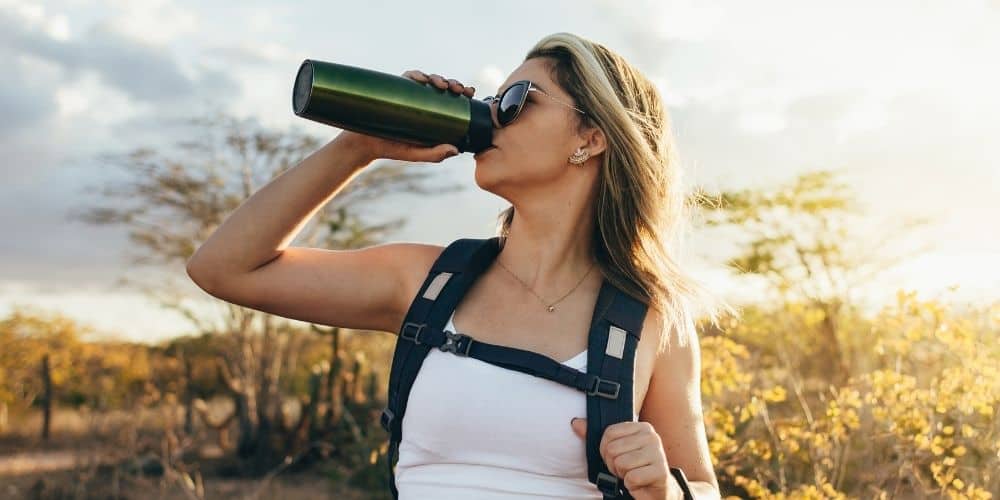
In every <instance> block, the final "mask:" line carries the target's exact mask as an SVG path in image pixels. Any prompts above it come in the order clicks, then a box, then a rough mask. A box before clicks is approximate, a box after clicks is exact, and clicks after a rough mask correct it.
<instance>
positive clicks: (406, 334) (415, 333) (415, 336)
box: [399, 322, 427, 345]
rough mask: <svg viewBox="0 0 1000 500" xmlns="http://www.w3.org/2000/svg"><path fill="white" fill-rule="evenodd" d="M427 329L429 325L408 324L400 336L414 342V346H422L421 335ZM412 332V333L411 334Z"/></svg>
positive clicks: (400, 332) (404, 326)
mask: <svg viewBox="0 0 1000 500" xmlns="http://www.w3.org/2000/svg"><path fill="white" fill-rule="evenodd" d="M424 328H427V323H409V322H408V323H406V324H404V325H403V329H402V330H400V331H399V336H400V337H402V338H404V339H406V340H409V341H411V342H413V343H414V344H417V345H420V333H421V332H423V331H424ZM410 332H412V333H410Z"/></svg>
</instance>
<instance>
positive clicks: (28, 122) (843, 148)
mask: <svg viewBox="0 0 1000 500" xmlns="http://www.w3.org/2000/svg"><path fill="white" fill-rule="evenodd" d="M997 26H1000V3H998V2H996V1H993V2H971V1H970V2H965V1H949V2H944V1H942V2H919V3H918V2H902V1H899V2H897V1H883V2H837V3H835V4H834V3H829V2H801V1H798V2H792V1H788V2H770V1H767V2H712V1H699V2H681V1H662V2H647V1H637V2H611V1H573V2H569V1H560V2H528V1H508V2H503V3H497V2H462V3H455V4H454V5H449V4H437V3H434V4H429V3H426V2H424V3H421V2H375V1H371V2H331V1H325V2H295V3H285V2H282V3H279V2H261V1H244V2H240V3H239V4H236V3H230V4H229V5H228V6H226V5H224V4H218V3H211V4H206V3H204V2H187V1H173V0H155V1H134V0H130V1H124V0H114V1H109V0H65V1H50V2H42V3H33V2H24V1H11V0H0V58H2V60H3V61H4V71H3V74H4V76H3V78H0V110H2V111H3V115H4V120H3V121H2V122H0V158H3V160H2V161H0V175H2V176H3V180H4V182H3V183H2V184H0V227H2V229H3V232H4V234H5V235H7V236H8V237H7V238H5V240H4V241H2V242H0V313H3V312H5V311H6V310H7V309H9V308H10V307H11V306H12V305H14V304H23V305H35V306H37V307H40V308H44V309H51V310H58V311H62V312H64V313H66V314H68V315H70V316H73V317H75V318H78V319H80V320H81V321H84V322H87V323H90V324H92V325H93V326H94V327H95V328H97V329H99V330H101V331H105V332H112V333H117V334H120V335H122V336H126V337H130V338H136V339H146V340H156V339H159V338H164V337H167V336H170V335H175V334H178V333H185V332H187V331H190V328H191V327H190V325H188V324H186V323H185V321H184V320H183V319H182V318H180V317H179V316H177V315H174V314H171V313H169V312H168V311H163V310H161V309H159V308H158V307H157V306H156V305H155V304H154V303H152V302H150V301H148V300H146V299H144V298H143V296H141V295H139V294H137V293H136V292H134V291H129V290H127V289H117V288H115V287H114V284H115V281H116V280H117V279H118V278H120V277H123V276H132V275H133V274H134V273H136V272H138V270H136V269H131V268H129V267H128V265H127V260H126V256H125V254H126V249H127V246H128V241H127V239H126V237H125V235H124V233H123V231H122V230H120V229H114V228H96V227H93V226H88V225H84V224H81V223H78V222H73V221H70V220H68V219H67V214H68V213H69V212H70V211H71V210H73V209H77V208H79V207H81V206H84V205H86V204H88V203H91V202H93V201H95V199H94V198H92V197H91V195H88V194H86V193H85V190H84V188H85V186H93V185H99V184H101V183H102V182H107V181H109V180H112V179H116V178H120V176H121V173H120V172H118V171H116V170H115V169H113V168H111V167H110V166H108V165H106V164H102V163H101V162H100V161H97V155H98V154H100V153H109V152H122V151H127V150H131V149H133V148H136V147H140V146H156V145H163V144H169V143H172V142H173V141H175V140H177V139H180V138H183V133H184V130H177V129H173V128H170V127H169V126H167V125H165V122H164V120H169V119H171V118H185V117H193V116H199V115H200V114H202V113H204V112H206V111H209V110H213V109H221V110H225V111H228V112H230V113H232V114H234V115H236V116H240V117H253V118H256V119H258V120H260V121H261V122H262V123H263V124H265V125H268V126H273V127H277V128H289V127H292V126H297V127H299V128H301V129H303V130H305V131H307V132H309V133H312V134H315V135H317V136H320V137H331V138H332V137H333V135H334V134H335V133H336V129H332V128H330V127H326V126H324V125H320V124H314V123H312V122H308V121H306V120H302V119H301V118H298V117H295V116H294V115H293V114H292V111H291V105H290V92H291V86H292V81H293V79H294V75H295V70H296V69H297V68H298V65H299V63H301V61H302V60H303V59H306V58H313V59H320V60H327V61H333V62H339V63H344V64H352V65H357V66H363V67H367V68H371V69H376V70H380V71H385V72H389V73H395V74H399V73H402V72H403V71H405V70H407V69H421V70H424V71H426V72H433V73H439V74H443V75H446V76H448V77H452V78H456V79H458V80H460V81H462V82H464V83H467V84H470V85H473V86H475V87H476V89H477V97H478V98H482V97H484V96H485V95H488V94H490V93H493V91H494V90H495V89H496V88H497V86H498V85H499V84H500V83H502V81H503V80H504V79H506V76H507V74H509V72H510V71H512V70H513V69H514V68H515V67H516V66H517V65H518V64H519V63H520V61H521V60H522V58H523V56H524V53H525V52H526V51H527V50H528V49H529V48H530V47H531V46H532V45H533V44H534V42H535V41H537V40H538V39H540V38H541V37H543V36H545V35H547V34H550V33H554V32H558V31H569V32H574V33H577V34H580V35H582V36H585V37H587V38H590V39H593V40H595V41H597V42H600V43H602V44H605V45H607V46H608V47H610V48H611V49H613V50H615V51H617V52H619V53H621V54H622V55H624V56H625V57H626V58H627V59H628V60H630V61H631V62H632V63H633V64H635V65H636V66H637V67H639V68H640V70H642V71H643V72H644V73H645V74H646V75H647V76H649V77H650V78H651V79H652V80H653V81H654V82H656V83H657V85H658V86H659V88H660V90H661V92H662V94H663V96H664V98H665V99H666V100H667V102H668V106H669V109H670V113H671V119H672V121H673V124H674V127H675V135H676V136H677V141H678V145H679V150H680V154H681V157H682V159H683V161H684V164H685V167H686V176H687V182H688V183H689V184H690V185H692V186H693V185H703V186H705V187H708V188H710V189H720V188H722V189H738V188H745V187H757V186H768V185H773V184H775V183H778V182H783V181H787V180H789V179H791V178H792V177H793V176H794V175H796V174H797V173H799V172H803V171H806V170H812V169H817V168H838V169H843V171H844V172H845V173H846V177H845V180H847V181H849V182H850V183H851V184H852V185H853V186H854V187H855V188H856V190H857V192H858V193H859V195H860V196H861V200H862V201H863V202H864V203H865V204H866V206H867V207H868V210H869V212H870V213H871V214H872V216H871V218H870V219H868V220H867V221H866V222H869V223H870V225H871V226H872V227H867V228H861V229H863V230H865V231H868V232H869V233H868V234H871V235H872V236H873V237H874V236H876V235H878V233H879V231H880V229H881V227H882V226H881V225H882V224H885V223H886V222H892V221H893V220H898V219H899V218H902V217H904V216H906V215H924V216H929V217H931V218H932V220H933V223H932V224H931V225H930V226H928V227H927V228H925V229H924V230H922V231H920V232H919V233H917V234H914V235H913V239H912V241H911V242H910V243H906V244H912V245H914V246H916V245H919V244H930V245H932V249H931V250H930V251H929V252H928V253H926V254H925V255H923V256H921V257H919V258H916V259H914V260H912V261H909V262H907V263H904V264H903V265H901V266H900V267H899V268H898V269H895V270H894V271H892V272H890V273H888V274H887V275H886V276H885V277H884V278H883V280H882V282H880V283H879V284H877V285H876V286H874V287H872V289H871V290H870V293H869V295H870V298H871V300H873V301H876V302H877V301H880V300H884V299H885V298H887V297H890V296H891V291H892V290H894V289H895V287H908V288H915V289H918V290H921V291H925V292H926V293H927V294H928V295H934V294H936V293H939V292H940V290H942V289H944V288H945V287H948V286H949V285H953V284H959V285H961V287H960V289H959V292H956V296H957V297H958V298H963V299H969V300H986V299H995V298H996V297H997V296H998V295H1000V294H998V292H1000V273H998V272H996V269H997V268H998V267H1000V266H998V263H1000V236H998V231H996V229H995V227H996V226H997V222H996V221H997V216H998V215H1000V196H998V194H1000V164H998V160H1000V153H998V152H997V148H996V146H995V144H996V142H995V140H991V139H993V137H994V136H995V135H996V133H997V132H998V131H1000V97H998V96H997V94H996V89H997V88H1000V68H998V66H997V64H996V62H995V61H996V58H997V54H1000V34H998V30H996V27H997ZM432 168H438V169H440V171H441V175H442V179H446V180H449V181H452V182H458V183H461V184H463V185H465V186H466V187H467V189H465V190H464V191H463V192H461V193H456V194H453V195H448V196H441V197H439V198H436V199H427V200H416V201H411V202H410V203H407V204H403V203H400V202H398V201H397V202H391V203H387V204H386V206H384V207H381V209H382V210H384V211H385V213H387V214H399V215H402V214H412V215H413V219H412V221H411V223H410V224H409V225H408V226H407V227H406V228H405V229H404V230H403V231H402V232H400V233H399V234H398V235H397V237H396V238H394V239H397V240H407V241H423V242H429V243H438V244H444V243H447V242H448V241H451V240H453V239H455V238H459V237H463V236H470V235H471V236H487V235H490V234H491V232H492V229H493V223H494V218H495V215H496V213H497V212H498V211H499V210H500V209H502V208H503V207H504V206H505V202H504V201H503V200H500V199H498V198H496V197H494V196H493V195H491V194H489V193H484V192H482V191H479V190H478V188H476V186H475V183H474V182H473V180H472V175H471V174H472V169H473V160H472V158H471V155H461V156H459V157H457V158H453V159H450V160H447V161H446V162H444V163H442V164H441V165H439V166H435V167H432ZM457 205H461V206H462V209H461V210H455V209H454V207H455V206H457ZM442 222H444V223H442ZM689 242H690V248H689V250H688V253H689V254H690V257H685V259H687V260H688V261H690V263H691V264H690V265H692V266H693V268H695V269H696V271H697V274H698V276H699V277H700V278H702V279H703V280H705V281H707V282H709V283H710V284H712V285H713V286H714V287H716V288H717V289H718V290H719V291H720V292H721V293H723V294H724V295H726V296H729V297H733V298H741V297H742V298H747V297H750V298H752V296H753V295H754V291H753V290H752V289H748V288H745V287H743V288H741V287H739V286H737V285H736V284H735V282H734V281H733V280H732V279H730V278H728V277H727V276H726V274H725V272H724V271H723V270H721V269H720V268H719V266H718V263H717V260H718V258H720V257H721V254H720V251H721V249H722V248H725V245H719V243H718V242H717V241H711V240H709V239H707V238H705V237H701V236H699V235H698V234H695V235H693V236H692V238H691V239H690V240H689ZM991 270H992V271H991ZM163 272H164V273H165V274H167V275H173V276H174V277H175V278H176V277H180V278H184V277H185V276H184V274H183V272H184V271H183V268H182V267H178V268H177V269H165V270H163ZM180 282H181V283H182V285H184V283H183V279H182V280H180ZM187 285H189V286H188V287H187V288H186V289H185V290H184V291H185V293H188V294H190V300H191V301H192V303H201V302H203V301H206V298H207V297H206V296H205V295H204V294H202V293H200V291H199V290H198V289H197V288H195V287H194V286H193V285H190V284H187Z"/></svg>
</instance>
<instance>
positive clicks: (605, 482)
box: [597, 472, 621, 498]
mask: <svg viewBox="0 0 1000 500" xmlns="http://www.w3.org/2000/svg"><path fill="white" fill-rule="evenodd" d="M597 489H599V490H601V493H604V494H605V495H606V496H610V497H611V498H617V497H618V495H619V494H621V491H619V488H618V478H617V477H615V476H613V475H611V474H608V473H607V472H598V473H597Z"/></svg>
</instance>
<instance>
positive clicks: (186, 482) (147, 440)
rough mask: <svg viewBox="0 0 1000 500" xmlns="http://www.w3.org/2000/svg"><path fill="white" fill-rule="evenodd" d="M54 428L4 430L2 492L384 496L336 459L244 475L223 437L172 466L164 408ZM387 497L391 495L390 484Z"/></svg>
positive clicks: (78, 419)
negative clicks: (355, 481)
mask: <svg viewBox="0 0 1000 500" xmlns="http://www.w3.org/2000/svg"><path fill="white" fill-rule="evenodd" d="M54 417H55V418H54V419H53V425H52V429H53V431H52V434H51V435H50V436H49V438H48V439H47V440H42V439H41V437H40V436H39V435H38V432H37V429H39V428H40V427H39V426H38V423H37V422H34V421H31V420H25V421H20V422H12V423H13V424H14V425H12V426H10V427H9V428H8V432H4V433H0V499H21V498H26V499H102V500H104V499H132V498H136V499H143V500H145V499H186V500H187V499H228V498H237V499H270V498H281V499H297V498H310V499H312V498H336V499H345V500H354V499H369V498H379V497H380V495H373V494H372V493H370V492H363V491H359V490H357V489H353V488H349V487H347V486H344V483H345V481H344V478H345V477H347V475H348V474H350V472H349V471H347V470H345V469H344V468H343V467H340V466H339V465H338V464H337V463H336V461H335V460H326V461H324V462H319V463H315V464H313V465H310V466H308V467H306V468H304V470H293V469H291V468H288V469H281V470H275V471H273V472H272V473H271V474H270V475H268V476H265V477H262V478H250V477H242V476H241V475H240V474H238V473H234V472H233V471H234V470H235V469H236V467H235V466H234V465H233V464H234V461H233V459H231V458H228V457H227V456H226V455H225V453H223V452H222V450H221V449H220V448H219V447H218V445H217V444H216V443H215V441H216V439H215V436H211V435H200V436H198V440H197V445H193V444H191V443H188V444H186V445H183V447H185V448H186V449H189V450H190V449H194V450H197V451H196V452H191V451H189V452H188V454H187V455H186V456H185V457H184V458H182V459H179V460H178V462H179V463H181V464H184V465H182V466H171V467H164V465H163V462H162V460H161V457H164V456H167V455H168V454H169V453H170V452H169V448H170V446H175V447H178V448H179V447H181V446H182V445H179V444H178V443H176V442H174V443H168V439H166V438H165V437H164V432H163V427H162V421H160V419H158V418H156V417H157V415H156V414H150V415H142V414H136V413H131V414H130V413H121V414H118V415H109V414H107V413H105V414H101V415H81V414H79V413H78V412H69V411H60V412H57V413H56V414H55V415H54ZM384 498H389V495H388V492H385V496H384Z"/></svg>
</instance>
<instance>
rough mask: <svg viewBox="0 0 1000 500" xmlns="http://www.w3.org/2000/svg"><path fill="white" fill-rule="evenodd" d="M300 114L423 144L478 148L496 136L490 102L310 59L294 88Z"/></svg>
mask: <svg viewBox="0 0 1000 500" xmlns="http://www.w3.org/2000/svg"><path fill="white" fill-rule="evenodd" d="M292 110H293V111H294V112H295V114H296V115H297V116H301V117H303V118H306V119H309V120H313V121H316V122H320V123H325V124H327V125H332V126H334V127H339V128H342V129H346V130H351V131H354V132H359V133H362V134H368V135H373V136H377V137H381V138H384V139H392V140H397V141H401V142H406V143H409V144H415V145H418V146H436V145H438V144H452V145H454V146H455V147H457V148H458V150H459V151H460V152H471V153H478V152H479V151H482V150H484V149H486V148H488V147H489V146H490V145H491V144H492V142H493V118H492V115H491V113H490V105H489V104H487V103H485V102H483V101H480V100H476V99H472V98H470V97H468V96H465V95H459V94H455V93H452V92H451V91H449V90H448V89H438V88H437V87H435V86H434V85H432V84H423V83H420V82H416V81H413V80H411V79H409V78H406V77H403V76H397V75H391V74H389V73H382V72H379V71H373V70H370V69H365V68H359V67H355V66H348V65H345V64H336V63H331V62H323V61H316V60H312V59H306V60H305V61H303V62H302V65H301V66H300V67H299V72H298V74H297V75H296V77H295V85H294V87H293V90H292Z"/></svg>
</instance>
